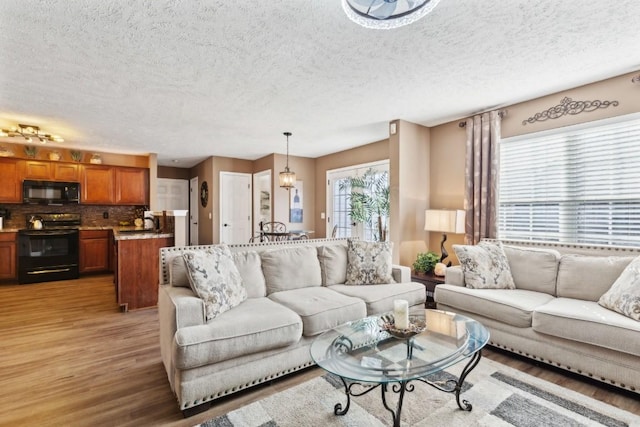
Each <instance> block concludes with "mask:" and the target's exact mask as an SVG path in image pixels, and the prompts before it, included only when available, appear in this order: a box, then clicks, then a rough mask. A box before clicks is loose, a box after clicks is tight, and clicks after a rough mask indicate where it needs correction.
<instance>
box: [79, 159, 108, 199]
mask: <svg viewBox="0 0 640 427" xmlns="http://www.w3.org/2000/svg"><path fill="white" fill-rule="evenodd" d="M114 185H115V169H114V168H113V167H111V166H99V165H84V166H82V172H81V177H80V203H87V204H94V205H112V204H113V203H114V202H115V196H114V195H115V191H114Z"/></svg>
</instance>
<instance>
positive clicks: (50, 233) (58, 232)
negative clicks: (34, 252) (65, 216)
mask: <svg viewBox="0 0 640 427" xmlns="http://www.w3.org/2000/svg"><path fill="white" fill-rule="evenodd" d="M18 234H20V235H22V236H35V237H38V236H71V235H73V234H78V231H77V230H51V231H20V232H19V233H18Z"/></svg>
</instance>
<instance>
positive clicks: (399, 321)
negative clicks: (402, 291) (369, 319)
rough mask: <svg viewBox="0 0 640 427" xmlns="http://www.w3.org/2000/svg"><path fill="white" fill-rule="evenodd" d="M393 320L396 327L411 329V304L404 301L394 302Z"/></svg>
mask: <svg viewBox="0 0 640 427" xmlns="http://www.w3.org/2000/svg"><path fill="white" fill-rule="evenodd" d="M393 318H394V323H395V327H396V328H398V329H409V302H408V301H405V300H403V299H397V300H394V301H393Z"/></svg>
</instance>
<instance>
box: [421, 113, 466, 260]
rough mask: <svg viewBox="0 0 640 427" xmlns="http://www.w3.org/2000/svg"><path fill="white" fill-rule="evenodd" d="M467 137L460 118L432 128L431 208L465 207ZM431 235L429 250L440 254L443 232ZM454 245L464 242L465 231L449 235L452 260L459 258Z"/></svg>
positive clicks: (447, 246) (448, 246)
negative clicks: (454, 251)
mask: <svg viewBox="0 0 640 427" xmlns="http://www.w3.org/2000/svg"><path fill="white" fill-rule="evenodd" d="M466 139H467V137H466V131H465V129H464V128H461V127H459V126H458V122H457V121H456V122H451V123H447V124H444V125H441V126H436V127H433V128H431V156H430V159H429V165H430V175H429V177H430V180H429V189H430V208H431V209H463V208H464V187H465V181H466V176H465V172H464V168H465V153H466V150H465V144H466ZM423 225H424V224H423ZM427 234H429V239H428V241H429V246H428V250H430V251H434V252H436V253H438V254H439V253H440V242H441V241H442V233H427ZM454 244H464V234H448V235H447V242H446V243H445V248H446V250H447V252H448V253H449V260H451V261H456V258H455V255H454V253H453V248H452V247H451V246H452V245H454Z"/></svg>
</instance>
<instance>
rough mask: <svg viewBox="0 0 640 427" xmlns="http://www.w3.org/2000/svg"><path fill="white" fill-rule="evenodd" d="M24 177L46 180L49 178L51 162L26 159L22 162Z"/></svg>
mask: <svg viewBox="0 0 640 427" xmlns="http://www.w3.org/2000/svg"><path fill="white" fill-rule="evenodd" d="M23 178H24V179H33V180H38V181H48V180H50V179H51V162H43V161H38V160H27V161H25V162H24V175H23Z"/></svg>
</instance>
